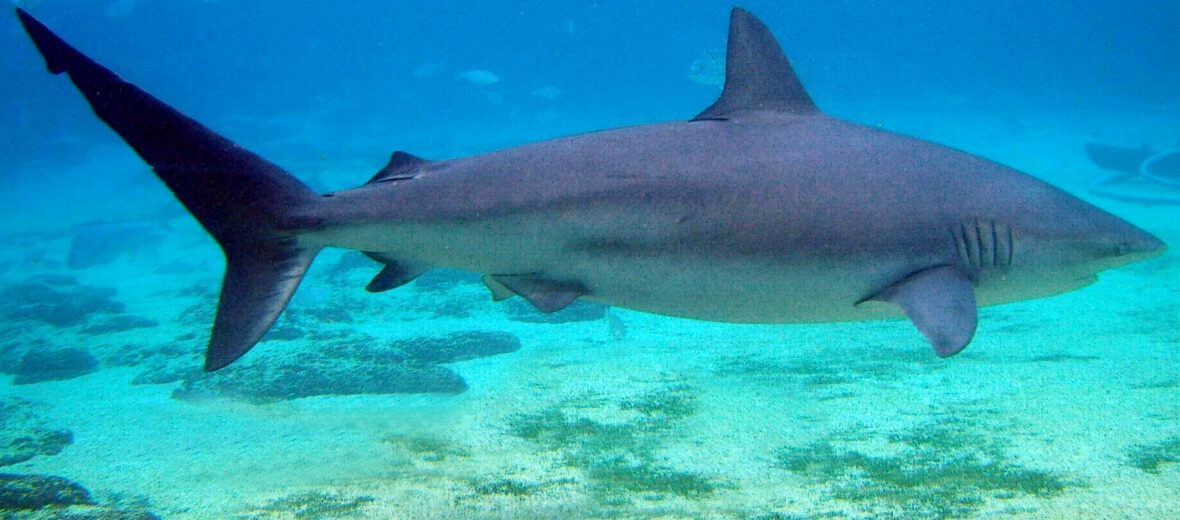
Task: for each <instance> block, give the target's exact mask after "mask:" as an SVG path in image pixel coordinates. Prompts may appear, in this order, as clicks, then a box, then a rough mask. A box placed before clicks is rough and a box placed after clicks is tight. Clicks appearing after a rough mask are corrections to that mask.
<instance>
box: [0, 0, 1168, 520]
mask: <svg viewBox="0 0 1180 520" xmlns="http://www.w3.org/2000/svg"><path fill="white" fill-rule="evenodd" d="M19 5H21V6H22V7H24V8H26V9H27V10H29V11H30V12H31V13H32V14H33V15H35V16H37V17H38V18H39V19H41V20H42V21H43V22H45V23H46V24H47V25H48V26H49V27H51V28H52V29H53V30H55V31H56V32H58V33H59V34H60V35H61V36H63V37H64V38H65V39H66V40H67V41H69V42H71V43H72V44H74V45H75V46H77V47H78V48H79V49H81V50H82V51H83V52H85V53H87V54H88V55H90V56H92V57H93V58H95V59H96V60H97V61H99V62H101V63H103V64H104V65H106V66H108V67H110V68H111V69H113V70H115V71H117V72H118V73H119V74H121V75H122V76H123V77H124V78H125V79H127V80H129V81H132V82H134V83H136V84H137V85H139V86H141V87H143V88H144V89H146V90H148V91H150V92H152V93H153V94H155V95H156V96H157V97H159V98H161V99H163V100H165V101H166V102H168V103H170V104H172V105H173V106H175V107H177V108H178V109H179V110H181V111H182V112H184V113H186V114H189V115H190V116H192V117H194V118H196V119H198V120H200V121H202V122H204V123H206V124H207V125H209V126H210V127H212V128H214V129H215V130H217V131H218V132H219V133H221V134H223V135H225V136H227V137H229V138H231V139H233V140H235V141H236V142H238V143H240V144H242V145H243V146H245V147H246V148H249V149H251V150H253V151H256V152H258V153H260V154H261V155H263V156H266V157H267V158H269V159H271V160H273V161H275V162H276V163H278V164H280V165H282V166H284V167H285V168H287V169H288V170H289V171H291V172H292V173H293V174H295V175H296V176H298V177H300V178H301V179H302V180H304V181H305V182H307V183H308V184H310V185H312V186H313V187H315V188H316V189H317V190H319V191H327V190H334V189H340V188H345V187H350V186H354V185H358V184H360V183H362V182H364V181H365V180H367V179H368V178H369V177H371V176H372V175H373V173H374V172H375V171H377V170H378V169H380V168H381V167H382V166H383V165H384V164H385V161H386V160H388V157H389V154H390V153H391V152H392V151H394V150H405V151H407V152H410V153H413V154H416V155H420V156H423V157H428V158H432V159H442V158H448V157H458V156H464V155H469V154H474V153H480V152H485V151H490V150H494V149H498V148H503V147H508V146H513V145H517V144H522V143H527V142H532V141H537V140H542V139H546V138H551V137H557V136H561V135H566V134H570V133H576V132H582V131H588V130H594V129H600V128H609V127H617V126H623V125H630V124H641V123H648V122H656V121H665V120H677V119H687V118H690V117H692V116H693V115H695V114H696V113H697V112H699V111H700V110H701V109H703V108H704V107H705V106H708V104H709V103H711V102H712V101H713V99H715V97H716V96H717V95H718V94H719V92H720V89H719V87H718V86H717V82H718V78H719V77H718V70H717V69H718V67H719V66H720V60H719V59H718V58H719V56H721V53H722V51H723V49H724V45H725V34H726V22H727V16H728V11H729V8H730V7H731V5H730V4H728V3H722V2H714V1H711V0H710V1H701V2H692V3H687V4H686V3H683V2H667V1H663V0H660V1H651V2H612V1H601V2H584V1H579V2H574V1H552V2H511V1H502V0H501V1H478V2H450V1H443V2H419V1H417V0H411V1H406V2H376V1H353V2H338V3H332V4H325V3H322V2H310V1H294V2H292V1H282V2H279V1H275V0H260V1H252V2H232V1H228V0H219V1H201V0H187V1H174V2H150V1H146V0H113V1H112V0H101V1H100V0H93V1H82V0H39V1H35V0H24V1H22V2H20V3H19ZM744 7H746V8H748V9H750V10H751V11H752V12H754V13H755V14H756V15H758V16H759V17H760V18H761V19H762V20H763V21H764V22H765V23H766V24H767V25H768V26H769V27H770V28H771V30H772V31H773V32H774V33H775V35H776V36H777V38H778V39H779V41H780V43H781V44H782V46H783V48H784V50H785V51H786V53H787V55H788V56H789V57H790V58H791V60H792V64H793V65H794V67H795V69H796V71H797V72H798V74H799V76H800V78H801V80H802V81H803V83H804V84H805V85H806V86H807V88H808V90H809V92H810V93H811V95H812V96H813V98H814V99H815V100H816V102H817V104H818V105H819V106H820V107H821V108H822V109H823V110H824V111H826V112H828V113H830V114H833V115H837V116H839V117H843V118H847V119H850V120H853V121H857V122H861V123H865V124H869V125H875V126H879V127H881V128H884V129H888V130H893V131H897V132H901V133H905V134H909V135H914V136H918V137H922V138H925V139H929V140H932V141H935V142H939V143H943V144H947V145H950V146H954V147H956V148H960V149H963V150H966V151H969V152H972V153H975V154H979V155H981V156H984V157H987V158H989V159H994V160H997V161H999V162H1002V163H1005V164H1008V165H1011V166H1013V167H1016V168H1018V169H1020V170H1022V171H1025V172H1028V173H1029V174H1032V175H1034V176H1037V177H1039V178H1042V179H1044V180H1046V181H1048V182H1050V183H1052V184H1054V185H1056V186H1059V187H1061V188H1063V189H1065V190H1067V191H1069V192H1071V193H1073V194H1075V195H1077V196H1079V197H1082V198H1083V199H1085V200H1087V201H1089V202H1092V203H1094V204H1096V205H1098V206H1100V207H1102V208H1104V209H1107V210H1108V211H1110V212H1112V213H1115V214H1116V215H1119V216H1120V217H1123V218H1125V219H1127V220H1129V221H1131V222H1133V223H1135V224H1137V225H1139V226H1140V227H1142V228H1144V229H1147V230H1148V231H1150V232H1152V233H1154V234H1155V235H1157V236H1159V237H1160V238H1161V239H1163V240H1164V241H1165V242H1167V243H1169V244H1172V247H1173V249H1172V250H1171V251H1169V252H1168V253H1166V254H1165V255H1163V256H1161V257H1158V258H1155V259H1153V260H1150V261H1147V262H1143V263H1139V264H1134V265H1131V266H1127V267H1124V268H1120V269H1117V270H1113V271H1109V272H1104V273H1102V274H1101V276H1100V277H1099V281H1098V282H1097V283H1095V284H1093V285H1091V286H1089V287H1086V288H1084V289H1081V290H1077V291H1073V292H1070V293H1066V294H1062V295H1058V296H1054V297H1051V298H1046V299H1041V300H1033V301H1027V302H1021V303H1015V304H1008V305H1003V306H997V307H989V308H984V309H981V311H980V326H979V331H978V333H977V335H976V338H975V340H974V341H973V342H972V344H971V345H970V346H969V347H968V349H967V350H966V351H965V352H963V353H962V354H960V355H958V356H956V357H953V358H950V359H939V358H937V357H936V356H934V354H933V353H932V352H930V349H929V346H928V345H927V344H926V343H925V341H924V340H923V339H922V337H921V336H920V335H919V334H918V333H917V332H916V331H915V330H914V329H913V327H912V326H911V325H910V324H909V323H908V322H905V321H901V320H891V321H878V322H863V323H842V324H815V325H726V324H718V323H707V322H700V321H693V320H686V319H676V318H669V317H662V316H655V315H649V314H644V313H639V312H634V311H628V310H625V309H605V308H603V307H599V306H593V305H580V306H576V307H574V308H571V309H569V310H567V311H563V312H561V313H558V314H557V315H553V316H545V315H541V314H538V313H536V312H535V311H532V310H530V309H529V308H528V307H527V305H524V304H523V303H521V302H519V301H517V300H519V299H518V298H516V299H512V300H508V301H504V302H499V303H494V302H492V301H491V298H490V297H489V295H488V294H487V290H486V289H485V288H484V287H483V286H482V285H481V284H480V283H479V281H478V277H474V276H472V275H470V274H466V273H460V272H455V271H436V272H431V273H429V274H427V275H426V276H424V277H423V278H421V279H419V280H418V281H416V282H414V283H412V284H410V285H408V286H406V287H403V288H400V289H397V290H394V291H390V292H386V293H380V294H369V293H366V292H365V291H364V290H363V287H364V285H365V284H366V283H367V282H368V280H369V278H371V277H372V276H373V275H374V274H375V273H376V271H377V266H376V264H372V263H371V262H369V261H368V260H365V259H364V258H363V257H360V256H359V255H356V254H355V253H349V252H344V251H327V252H325V253H323V254H321V255H320V257H319V258H318V259H317V261H316V263H315V264H314V266H313V267H312V270H311V272H310V273H309V275H308V277H307V278H306V280H305V281H304V282H303V284H302V285H301V287H300V289H299V290H298V292H297V294H296V296H295V297H294V300H293V301H292V304H291V305H290V306H289V308H288V310H287V311H286V312H285V313H284V315H283V316H282V317H281V318H280V320H279V323H278V324H277V325H276V327H275V329H274V330H273V331H272V333H271V334H270V335H269V336H268V337H267V338H266V339H265V340H264V341H263V342H261V343H260V344H259V345H258V346H257V347H255V348H254V349H253V350H252V351H251V352H250V353H249V354H248V355H247V356H246V357H245V358H243V359H242V360H241V361H239V362H238V363H237V364H235V365H234V366H232V367H230V368H228V369H226V370H224V371H222V372H218V373H215V374H213V375H208V374H203V373H202V372H201V370H200V367H201V363H202V353H203V348H204V343H205V341H206V338H207V334H208V330H209V326H210V324H211V323H212V316H213V310H214V307H215V306H216V302H217V291H218V286H219V283H220V277H221V274H222V266H223V263H222V257H221V252H220V250H219V249H218V248H217V245H216V244H215V243H214V242H213V241H212V239H210V238H209V237H208V236H207V235H205V234H204V232H203V231H202V229H201V228H200V226H199V225H198V224H197V223H196V222H195V221H194V220H193V219H192V218H191V217H190V216H188V214H187V213H186V212H185V211H184V209H183V208H182V207H180V206H179V204H177V203H176V202H175V200H174V199H173V198H172V196H171V194H170V193H169V192H168V191H167V190H166V189H165V188H163V187H162V186H161V185H160V184H159V182H158V181H157V180H156V179H155V177H154V176H153V175H152V174H151V172H150V170H149V168H148V167H147V166H146V165H144V164H143V163H142V162H141V161H140V160H139V159H138V157H136V156H135V155H134V154H133V153H132V152H131V151H130V150H129V149H127V148H126V147H125V145H123V144H122V142H121V141H120V140H119V139H118V138H117V136H115V135H114V134H113V133H112V132H110V130H108V129H107V128H106V127H105V126H104V125H103V124H102V123H101V122H100V121H98V120H97V119H96V118H95V117H94V116H93V114H92V113H91V112H90V111H89V108H88V107H87V106H86V104H85V102H84V100H83V99H82V98H81V96H79V95H78V93H77V92H76V91H75V90H74V88H73V86H72V85H71V84H69V82H68V81H66V80H65V79H64V78H61V77H55V76H51V75H49V74H47V73H46V72H45V70H44V65H43V62H42V61H41V59H40V57H39V56H38V55H37V53H36V51H35V49H34V48H33V47H32V45H31V44H30V43H29V42H28V40H27V38H26V36H25V35H24V33H23V31H22V30H21V28H20V26H19V24H18V23H17V21H16V17H15V16H13V17H10V18H8V19H7V21H5V22H3V23H2V25H0V27H2V29H0V39H2V41H3V43H2V45H3V49H4V50H5V52H4V53H3V57H2V58H0V59H2V60H3V61H2V65H0V66H2V67H3V69H4V72H3V74H2V75H0V78H2V79H0V93H2V94H3V95H2V96H0V103H2V104H3V107H4V109H3V110H0V153H3V157H4V159H3V160H2V161H0V213H2V217H0V239H2V241H3V243H4V244H6V247H3V248H0V372H2V373H3V374H4V375H3V377H0V473H2V474H3V476H2V477H0V486H9V487H3V488H2V489H10V488H11V486H13V485H14V484H13V482H17V480H15V479H16V477H11V476H9V475H23V476H53V477H60V478H62V479H68V481H69V482H72V483H74V485H77V486H81V487H84V488H85V489H86V490H88V493H89V497H90V500H89V502H91V503H92V504H91V505H73V506H67V505H58V506H45V507H41V508H40V509H38V510H37V511H36V512H30V513H28V514H29V515H31V516H30V517H31V518H42V517H49V516H50V515H52V514H54V512H55V511H60V509H55V508H66V507H69V508H71V511H73V512H75V513H78V514H83V513H85V514H89V515H92V516H89V517H87V518H115V517H116V516H115V515H116V514H117V513H116V511H124V513H123V514H125V515H133V514H139V515H140V516H123V517H120V518H127V517H133V518H149V517H147V516H143V515H144V514H146V513H144V512H150V513H151V514H153V515H155V516H156V517H158V518H166V519H181V520H189V519H206V518H208V519H288V518H299V519H328V518H333V519H335V518H373V519H378V518H379V519H386V518H398V519H400V518H415V519H419V518H420V519H433V518H465V519H466V518H479V519H482V518H554V519H564V518H652V519H657V518H658V519H680V518H694V519H695V518H707V519H713V518H717V519H740V520H753V519H760V520H770V519H793V520H797V519H941V518H985V517H988V518H1013V519H1082V518H1093V519H1108V518H1126V519H1152V520H1154V519H1165V518H1180V494H1178V493H1176V490H1177V489H1180V404H1178V403H1180V348H1178V346H1180V332H1178V331H1180V319H1178V318H1180V316H1178V314H1177V308H1176V300H1177V298H1176V296H1177V294H1180V262H1177V252H1176V244H1180V218H1177V217H1180V206H1176V205H1167V204H1154V205H1147V204H1139V203H1134V202H1126V201H1116V200H1110V199H1106V198H1102V197H1098V196H1095V195H1094V194H1092V193H1090V192H1089V191H1088V189H1087V188H1088V187H1089V186H1090V185H1091V183H1093V182H1095V181H1097V180H1099V179H1102V178H1104V177H1105V176H1107V175H1109V174H1110V172H1105V171H1103V170H1101V169H1099V168H1097V167H1096V166H1094V165H1093V164H1092V163H1090V162H1089V160H1088V159H1087V158H1086V156H1085V154H1084V153H1083V146H1084V144H1085V143H1087V142H1098V143H1104V144H1111V145H1118V146H1125V147H1129V148H1138V147H1140V146H1148V147H1150V148H1152V149H1154V150H1165V149H1168V148H1170V147H1174V146H1175V145H1176V143H1177V141H1178V140H1180V68H1177V67H1176V66H1175V64H1176V63H1180V44H1178V43H1176V35H1177V34H1178V33H1180V7H1177V6H1176V5H1175V4H1174V3H1172V2H1163V1H1144V2H1133V3H1127V2H1124V3H1099V2H1082V1H1066V0H1051V1H1044V2H1015V1H998V2H975V3H964V2H945V3H933V4H932V3H930V2H916V1H909V0H906V1H901V2H888V3H883V2H867V1H843V2H792V3H784V2H769V1H751V2H748V3H746V4H745V5H744ZM526 189H527V188H526ZM1128 189H1129V190H1130V192H1131V193H1133V194H1134V193H1142V194H1145V195H1146V194H1152V195H1159V194H1165V195H1167V194H1170V193H1173V192H1174V191H1175V190H1173V189H1172V188H1169V187H1167V186H1163V185H1154V184H1142V183H1141V184H1134V185H1131V186H1129V187H1128ZM25 478H29V477H25ZM20 482H24V483H25V484H26V485H28V486H29V487H30V488H31V489H32V490H33V491H36V490H47V489H51V488H54V489H56V487H61V486H65V485H66V484H65V483H64V482H65V481H61V480H51V479H43V480H37V481H31V480H23V481H20ZM29 482H32V484H28V483H29ZM55 486H56V487H55ZM31 494H32V493H28V495H31ZM65 495H69V494H68V493H67V494H65ZM0 496H6V495H4V494H3V493H0ZM63 496H64V495H63ZM74 496H75V497H76V494H75V495H74ZM3 500H7V499H3ZM3 500H0V512H2V513H3V514H5V515H10V514H14V509H13V508H14V507H17V506H15V505H14V504H15V502H3ZM63 501H66V502H68V500H63ZM21 507H26V508H33V507H34V505H29V503H26V505H24V506H21ZM5 508H8V509H5ZM36 515H41V516H36ZM103 515H107V516H103Z"/></svg>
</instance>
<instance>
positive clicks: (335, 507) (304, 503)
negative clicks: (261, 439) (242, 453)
mask: <svg viewBox="0 0 1180 520" xmlns="http://www.w3.org/2000/svg"><path fill="white" fill-rule="evenodd" d="M373 501H374V498H373V497H370V496H350V495H345V494H342V493H324V492H319V491H311V492H306V493H296V494H292V495H288V496H285V497H283V498H278V499H275V500H271V501H270V502H269V503H267V504H266V505H265V506H262V507H259V508H257V509H256V510H254V511H252V512H251V513H249V514H247V515H243V516H239V517H238V518H240V519H243V520H264V519H270V518H295V519H298V520H327V519H337V518H361V517H362V511H361V509H362V508H363V507H364V506H365V505H367V504H369V503H371V502H373Z"/></svg>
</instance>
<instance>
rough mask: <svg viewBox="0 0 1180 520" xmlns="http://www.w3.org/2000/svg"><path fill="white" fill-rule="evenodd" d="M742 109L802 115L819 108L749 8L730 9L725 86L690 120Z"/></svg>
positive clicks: (726, 115)
mask: <svg viewBox="0 0 1180 520" xmlns="http://www.w3.org/2000/svg"><path fill="white" fill-rule="evenodd" d="M742 112H779V113H785V114H800V115H805V114H814V113H818V112H819V109H817V108H816V107H815V103H813V102H812V101H811V96H809V95H807V91H806V90H804V89H803V84H802V83H800V82H799V78H797V77H795V71H794V70H793V69H791V64H790V62H788V61H787V56H786V55H785V54H783V50H782V48H781V47H779V44H778V41H776V40H775V39H774V35H772V34H770V30H769V29H767V28H766V25H764V24H763V23H762V22H761V21H759V20H758V19H757V18H755V17H754V15H752V14H750V12H749V11H746V10H745V9H741V8H734V10H733V12H732V13H731V15H730V18H729V43H728V46H727V47H726V50H725V89H724V90H722V92H721V97H720V98H718V99H717V101H716V102H714V103H713V104H712V105H711V106H709V108H706V109H705V111H704V112H701V113H700V114H699V115H697V116H696V117H695V118H693V120H694V121H698V120H702V119H729V118H730V117H732V116H733V115H734V114H738V113H742Z"/></svg>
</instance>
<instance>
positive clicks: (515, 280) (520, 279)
mask: <svg viewBox="0 0 1180 520" xmlns="http://www.w3.org/2000/svg"><path fill="white" fill-rule="evenodd" d="M484 285H486V286H488V289H490V290H491V291H492V298H493V299H495V300H497V301H499V300H502V299H504V298H505V297H507V293H506V292H505V290H507V291H511V292H512V293H514V294H517V295H519V296H520V297H521V298H524V299H525V300H528V302H529V303H531V304H533V307H536V308H537V310H539V311H541V312H555V311H559V310H561V309H564V308H566V307H567V306H568V305H569V304H571V303H573V302H574V300H576V299H578V297H579V296H582V295H583V294H586V288H585V287H584V286H583V285H582V284H580V283H578V282H562V281H556V280H550V279H548V278H545V277H543V276H540V275H535V274H493V275H488V276H485V277H484Z"/></svg>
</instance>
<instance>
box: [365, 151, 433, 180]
mask: <svg viewBox="0 0 1180 520" xmlns="http://www.w3.org/2000/svg"><path fill="white" fill-rule="evenodd" d="M429 163H430V161H428V160H426V159H423V158H421V157H418V156H417V155H413V154H408V153H406V152H403V151H401V150H398V151H396V152H393V155H392V156H390V157H389V164H386V165H385V167H384V168H381V171H379V172H377V175H374V176H373V178H372V179H369V182H366V183H365V184H373V183H377V182H389V181H398V180H405V179H413V178H414V176H415V175H417V174H418V170H419V169H420V168H421V167H422V166H423V165H426V164H429Z"/></svg>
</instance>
